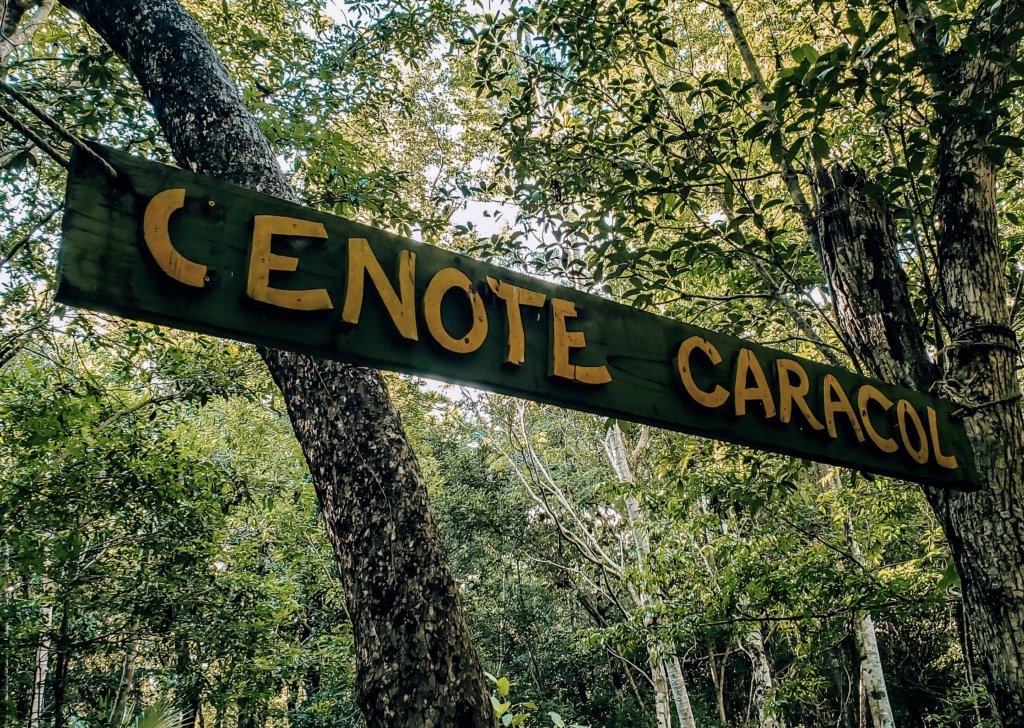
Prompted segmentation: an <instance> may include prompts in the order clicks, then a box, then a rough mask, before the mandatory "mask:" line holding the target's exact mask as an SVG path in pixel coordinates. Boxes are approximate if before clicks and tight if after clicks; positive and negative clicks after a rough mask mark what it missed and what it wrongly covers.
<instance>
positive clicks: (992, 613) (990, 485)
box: [819, 139, 1024, 726]
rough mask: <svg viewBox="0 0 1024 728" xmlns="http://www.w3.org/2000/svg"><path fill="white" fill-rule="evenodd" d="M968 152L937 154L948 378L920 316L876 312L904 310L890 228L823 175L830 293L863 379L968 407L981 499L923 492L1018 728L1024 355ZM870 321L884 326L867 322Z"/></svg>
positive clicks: (986, 172) (1023, 603)
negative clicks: (928, 344)
mask: <svg viewBox="0 0 1024 728" xmlns="http://www.w3.org/2000/svg"><path fill="white" fill-rule="evenodd" d="M963 146H964V145H963V144H962V143H960V142H958V141H957V140H955V139H950V140H948V143H946V144H940V149H941V150H943V151H942V152H941V153H940V172H941V174H940V180H943V181H942V183H941V184H940V185H939V189H938V191H937V193H936V209H937V211H938V212H939V220H940V236H939V237H940V246H939V257H940V260H939V263H940V279H941V284H942V285H941V287H940V288H941V291H942V294H943V296H944V298H945V304H946V305H945V311H944V316H945V319H946V321H947V323H948V325H949V328H950V330H951V332H952V334H953V341H952V342H951V343H950V344H949V345H948V346H947V347H946V349H945V351H944V352H943V353H944V355H945V370H944V372H943V377H944V378H943V379H937V378H936V377H935V375H934V374H932V373H931V372H934V371H935V367H934V365H932V364H931V363H930V362H929V361H928V359H927V356H926V354H925V353H924V346H923V342H921V340H920V331H919V329H918V327H917V324H916V322H915V321H914V320H913V318H912V312H911V310H910V309H909V308H907V309H902V308H896V309H894V308H892V307H891V306H890V307H887V306H885V305H878V303H877V301H878V299H879V297H880V295H881V293H883V292H885V291H887V290H888V291H893V292H894V293H893V294H891V295H892V298H893V300H904V299H906V298H907V296H906V283H905V277H904V275H903V272H902V270H901V269H900V265H899V261H898V258H897V254H896V250H895V246H894V243H893V240H894V239H895V236H894V235H893V234H892V232H891V231H887V230H884V229H881V228H883V227H886V226H888V225H889V222H888V220H887V218H886V216H884V215H879V214H878V213H877V210H875V209H874V207H875V203H873V202H872V201H870V200H868V199H867V198H865V197H864V196H862V195H860V194H858V192H857V189H858V186H859V185H860V181H859V178H858V177H857V176H855V175H850V174H848V173H837V172H833V173H832V174H831V175H821V177H820V180H819V183H820V184H821V187H822V191H823V193H824V194H823V195H822V203H821V206H822V209H823V210H824V211H825V213H824V214H822V216H821V224H822V228H823V234H822V243H823V249H824V256H825V259H826V260H828V261H831V263H830V264H829V265H827V266H826V273H828V275H829V283H830V285H831V286H832V287H833V288H834V289H836V290H841V291H843V295H842V296H837V314H838V316H839V319H840V323H841V325H842V327H843V329H844V330H845V331H846V332H847V334H848V335H849V336H850V339H851V343H852V345H853V347H854V349H855V350H856V351H858V352H859V353H860V355H861V357H862V358H863V361H864V363H865V365H866V366H867V368H868V370H869V371H870V372H871V373H872V374H873V375H874V376H877V377H879V378H882V379H885V380H887V381H890V382H893V383H896V384H904V385H907V386H911V387H914V388H917V389H921V390H928V389H931V388H934V389H936V390H937V391H938V393H939V394H941V395H943V396H945V397H947V398H949V399H951V400H953V401H954V402H955V403H957V404H959V405H960V406H961V413H962V415H963V417H964V424H965V427H966V430H967V436H968V439H969V441H970V443H971V445H972V449H973V453H974V464H975V467H976V469H977V471H978V474H979V476H980V480H981V488H980V489H979V490H977V491H973V492H958V491H951V490H941V489H938V488H931V487H926V488H925V489H924V490H925V495H926V496H927V498H928V501H929V503H930V504H931V506H932V509H933V510H934V512H935V514H936V516H937V518H938V520H939V522H940V523H941V524H942V527H943V531H944V533H945V535H946V539H947V541H948V542H949V546H950V550H951V552H952V555H953V559H954V562H955V563H956V566H957V571H958V572H959V574H960V577H961V581H962V583H963V595H964V597H963V598H964V605H965V608H966V613H967V615H968V619H969V624H970V627H971V633H972V636H973V643H974V645H975V646H976V653H977V655H978V658H979V660H980V662H981V664H982V666H983V667H984V669H985V673H986V676H987V678H988V679H987V684H988V687H989V691H990V693H991V694H992V697H993V700H994V703H995V705H996V707H997V710H998V712H999V716H1000V718H1001V720H1002V722H1003V724H1004V725H1007V726H1016V725H1024V688H1022V686H1024V523H1022V520H1021V516H1020V514H1021V513H1022V512H1024V479H1022V473H1024V418H1022V415H1021V409H1020V405H1019V403H1018V399H1019V397H1020V392H1019V389H1018V387H1017V381H1016V377H1015V375H1014V366H1015V364H1016V362H1017V361H1018V359H1019V353H1018V351H1017V349H1016V342H1015V337H1014V336H1013V332H1012V331H1011V330H1010V328H1009V323H1010V322H1009V311H1008V309H1007V305H1006V301H1007V291H1006V286H1005V282H1004V279H1003V273H1002V256H1001V253H1000V250H999V247H998V236H997V229H996V220H995V178H994V170H993V169H992V167H991V164H990V163H989V162H988V161H985V160H984V159H982V158H981V157H983V155H980V156H976V157H975V158H974V159H973V161H972V159H971V157H970V155H967V158H964V157H963V156H957V155H954V153H953V152H952V151H951V150H955V149H957V148H958V147H959V148H961V149H962V148H963ZM869 274H870V275H869ZM907 300H909V299H907ZM873 302H874V303H873ZM865 311H874V312H877V314H878V315H876V316H874V317H873V320H871V319H872V316H866V315H865V313H864V312H865ZM869 320H870V321H869ZM915 337H916V339H915ZM881 342H888V345H886V346H882V345H880V343H881ZM964 653H965V655H966V654H969V651H968V650H967V649H966V648H965V650H964Z"/></svg>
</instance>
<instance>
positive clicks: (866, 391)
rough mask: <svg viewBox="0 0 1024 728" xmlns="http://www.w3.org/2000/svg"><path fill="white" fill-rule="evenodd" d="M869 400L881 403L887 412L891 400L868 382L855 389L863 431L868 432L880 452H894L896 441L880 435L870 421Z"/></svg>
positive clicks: (889, 408)
mask: <svg viewBox="0 0 1024 728" xmlns="http://www.w3.org/2000/svg"><path fill="white" fill-rule="evenodd" d="M869 402H877V403H878V404H880V405H882V411H883V412H888V411H889V410H891V409H892V400H891V399H889V398H888V397H886V396H885V395H884V394H882V393H881V392H880V391H878V389H877V388H876V387H873V386H871V385H870V384H865V385H864V386H863V387H861V388H860V389H858V390H857V408H858V409H859V410H860V421H861V422H862V423H864V431H865V432H867V433H868V439H869V440H871V442H873V443H875V447H877V448H878V449H879V450H881V451H882V452H887V453H892V452H896V451H897V450H899V445H897V444H896V441H895V440H893V439H892V438H891V437H882V436H881V435H880V434H878V430H876V429H875V425H874V423H872V421H871V412H869V411H868V403H869Z"/></svg>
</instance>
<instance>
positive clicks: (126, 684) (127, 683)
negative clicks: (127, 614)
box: [110, 619, 139, 728]
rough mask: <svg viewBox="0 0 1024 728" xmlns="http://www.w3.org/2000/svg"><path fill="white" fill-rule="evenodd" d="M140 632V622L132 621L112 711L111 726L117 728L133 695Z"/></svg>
mask: <svg viewBox="0 0 1024 728" xmlns="http://www.w3.org/2000/svg"><path fill="white" fill-rule="evenodd" d="M138 630H139V620H138V619H135V620H133V621H132V624H131V627H130V629H129V634H128V646H127V648H126V649H125V653H124V662H123V663H122V665H121V679H120V680H119V681H118V684H117V693H116V694H115V696H114V707H113V708H111V710H110V726H111V728H117V727H118V726H120V725H121V723H122V722H123V721H124V718H125V711H126V710H127V708H128V698H129V697H130V696H131V693H132V686H133V685H134V684H135V657H136V655H137V654H138V645H137V643H136V638H135V633H136V632H138Z"/></svg>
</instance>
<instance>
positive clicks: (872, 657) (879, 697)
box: [836, 482, 896, 728]
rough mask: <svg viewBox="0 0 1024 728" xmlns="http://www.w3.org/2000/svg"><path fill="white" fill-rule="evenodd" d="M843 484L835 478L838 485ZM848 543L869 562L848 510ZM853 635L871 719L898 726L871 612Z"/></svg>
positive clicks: (885, 727) (883, 726)
mask: <svg viewBox="0 0 1024 728" xmlns="http://www.w3.org/2000/svg"><path fill="white" fill-rule="evenodd" d="M840 486H841V484H840V483H838V482H836V487H840ZM844 531H845V535H846V545H847V548H849V550H850V553H851V554H852V555H853V557H854V558H855V559H856V560H857V563H859V564H860V565H861V566H866V564H865V563H864V556H863V554H862V552H861V549H860V543H858V542H857V539H856V537H855V536H854V531H853V518H852V517H851V516H850V515H849V514H847V516H846V524H845V526H844ZM853 636H854V640H855V644H856V645H857V654H858V657H859V661H860V681H861V684H862V685H863V686H864V695H865V696H866V698H867V703H868V708H869V709H870V710H871V720H872V723H873V725H874V726H875V728H895V725H896V721H895V719H894V718H893V713H892V706H891V705H890V704H889V692H888V691H887V690H886V688H885V671H884V670H883V669H882V655H881V653H880V652H879V651H878V640H877V638H876V637H875V622H874V620H873V619H872V618H871V615H870V614H869V613H868V612H861V613H860V614H858V615H857V616H856V617H855V619H854V625H853Z"/></svg>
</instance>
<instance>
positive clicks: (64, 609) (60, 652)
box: [51, 600, 71, 728]
mask: <svg viewBox="0 0 1024 728" xmlns="http://www.w3.org/2000/svg"><path fill="white" fill-rule="evenodd" d="M68 619H69V614H68V604H67V601H66V600H64V601H62V603H61V605H60V629H59V630H58V631H57V644H56V645H55V647H56V650H55V654H56V659H55V660H54V670H53V722H52V724H51V725H52V726H53V728H63V727H64V695H65V692H66V690H67V678H68V664H69V663H70V662H71V645H70V644H69V640H68Z"/></svg>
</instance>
